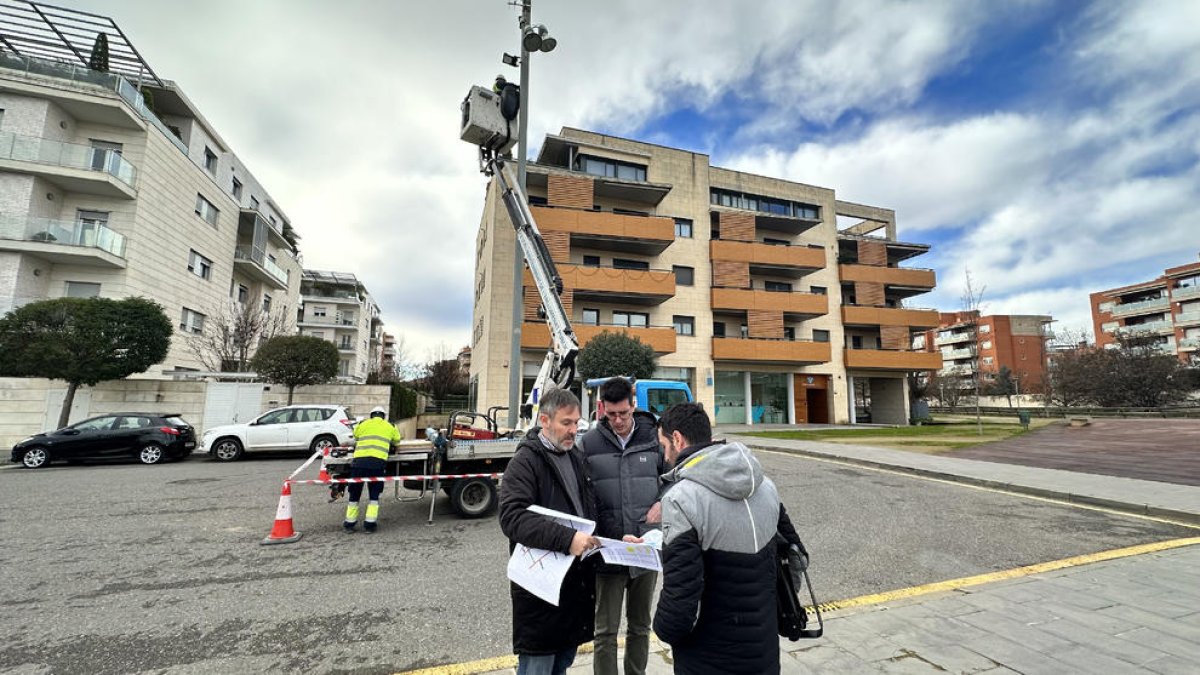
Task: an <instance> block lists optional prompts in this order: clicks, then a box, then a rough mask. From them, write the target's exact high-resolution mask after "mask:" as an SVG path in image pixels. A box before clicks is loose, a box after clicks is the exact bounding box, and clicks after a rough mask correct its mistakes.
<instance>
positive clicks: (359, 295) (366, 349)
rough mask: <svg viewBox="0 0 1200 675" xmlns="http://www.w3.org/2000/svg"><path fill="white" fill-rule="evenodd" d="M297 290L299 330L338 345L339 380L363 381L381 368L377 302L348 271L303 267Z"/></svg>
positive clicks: (380, 322)
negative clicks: (300, 301)
mask: <svg viewBox="0 0 1200 675" xmlns="http://www.w3.org/2000/svg"><path fill="white" fill-rule="evenodd" d="M300 293H301V296H302V305H301V307H300V310H299V312H298V313H297V316H296V325H297V327H298V328H299V329H300V334H301V335H310V336H312V337H318V338H321V339H323V340H328V341H330V342H332V343H334V345H336V346H337V348H338V355H339V358H338V380H340V381H342V382H354V383H359V384H361V383H363V382H366V381H367V376H368V375H370V374H371V373H373V372H377V371H378V370H379V369H380V362H381V360H382V359H383V349H384V333H383V319H382V318H381V317H380V314H379V305H377V304H375V300H374V299H372V298H371V294H370V293H368V292H367V289H366V287H365V286H363V284H362V282H360V281H359V280H358V277H355V276H354V275H353V274H350V273H348V272H326V271H320V270H304V273H303V281H302V282H301V284H300ZM392 346H393V348H394V346H395V344H394V340H393V344H392Z"/></svg>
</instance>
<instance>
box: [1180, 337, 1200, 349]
mask: <svg viewBox="0 0 1200 675" xmlns="http://www.w3.org/2000/svg"><path fill="white" fill-rule="evenodd" d="M1196 349H1200V337H1192V338H1183V339H1182V340H1180V341H1179V351H1193V350H1196Z"/></svg>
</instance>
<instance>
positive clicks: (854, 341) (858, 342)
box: [850, 335, 863, 349]
mask: <svg viewBox="0 0 1200 675" xmlns="http://www.w3.org/2000/svg"><path fill="white" fill-rule="evenodd" d="M850 348H851V349H862V348H863V339H862V336H861V335H851V336H850Z"/></svg>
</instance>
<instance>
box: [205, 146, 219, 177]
mask: <svg viewBox="0 0 1200 675" xmlns="http://www.w3.org/2000/svg"><path fill="white" fill-rule="evenodd" d="M204 168H205V169H207V170H208V172H209V173H211V174H212V175H214V176H215V175H217V153H215V152H213V151H212V150H210V149H209V148H208V147H207V146H206V147H205V148H204Z"/></svg>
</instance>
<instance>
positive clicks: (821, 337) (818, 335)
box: [813, 328, 829, 342]
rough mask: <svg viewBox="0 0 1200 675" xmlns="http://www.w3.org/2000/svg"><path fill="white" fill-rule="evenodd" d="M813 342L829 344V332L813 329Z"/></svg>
mask: <svg viewBox="0 0 1200 675" xmlns="http://www.w3.org/2000/svg"><path fill="white" fill-rule="evenodd" d="M813 342H829V331H827V330H821V329H819V328H814V329H813Z"/></svg>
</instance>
